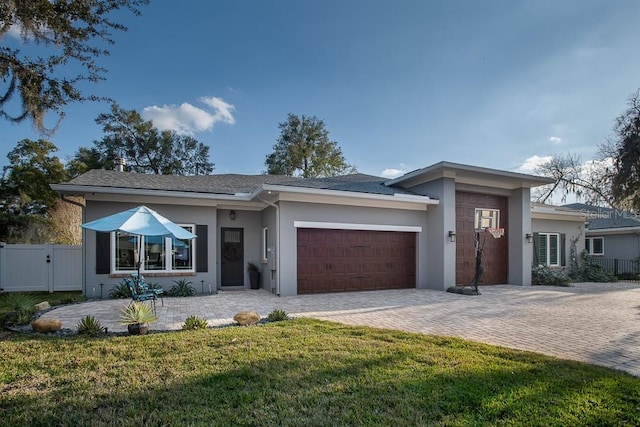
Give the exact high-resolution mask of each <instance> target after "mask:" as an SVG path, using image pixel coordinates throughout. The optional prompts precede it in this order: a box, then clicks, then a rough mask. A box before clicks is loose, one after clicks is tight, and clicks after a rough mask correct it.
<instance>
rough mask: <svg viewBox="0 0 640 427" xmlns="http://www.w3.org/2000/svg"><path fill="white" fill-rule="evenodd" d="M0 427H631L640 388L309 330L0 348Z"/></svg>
mask: <svg viewBox="0 0 640 427" xmlns="http://www.w3.org/2000/svg"><path fill="white" fill-rule="evenodd" d="M0 360H2V362H3V363H0V425H11V426H16V425H29V426H38V425H42V426H45V425H47V426H48V425H90V424H91V425H103V424H109V425H132V426H133V425H216V426H227V425H228V426H237V425H261V426H325V425H326V426H336V425H345V426H347V425H349V426H358V425H392V426H401V425H443V426H444V425H447V426H474V425H477V426H483V425H498V426H510V425H523V426H565V425H571V426H600V425H602V426H605V425H612V426H613V425H615V426H618V425H639V424H640V378H636V377H633V376H630V375H627V374H624V373H622V372H618V371H613V370H609V369H606V368H601V367H596V366H591V365H585V364H581V363H576V362H569V361H564V360H559V359H554V358H551V357H546V356H541V355H537V354H533V353H526V352H520V351H515V350H509V349H505V348H499V347H493V346H489V345H483V344H476V343H471V342H468V341H464V340H461V339H455V338H443V337H432V336H423V335H417V334H410V333H404V332H398V331H388V330H378V329H372V328H363V327H349V326H343V325H338V324H334V323H328V322H321V321H316V320H309V319H297V320H293V321H286V322H277V323H270V324H266V325H264V326H254V327H242V328H241V327H232V328H224V329H208V330H204V331H188V332H184V331H180V332H169V333H158V334H151V335H147V336H136V337H133V336H126V337H125V336H118V337H115V336H110V337H101V338H86V337H82V336H77V337H73V338H66V339H60V338H52V337H46V336H35V335H17V334H16V335H12V336H10V337H9V338H8V339H7V340H5V341H0Z"/></svg>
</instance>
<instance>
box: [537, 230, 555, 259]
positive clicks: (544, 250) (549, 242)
mask: <svg viewBox="0 0 640 427" xmlns="http://www.w3.org/2000/svg"><path fill="white" fill-rule="evenodd" d="M538 263H539V264H544V265H548V266H550V267H559V266H560V235H559V234H558V233H540V234H539V235H538Z"/></svg>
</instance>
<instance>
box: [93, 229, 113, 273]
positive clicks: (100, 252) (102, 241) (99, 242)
mask: <svg viewBox="0 0 640 427" xmlns="http://www.w3.org/2000/svg"><path fill="white" fill-rule="evenodd" d="M110 261H111V233H96V274H109V273H111V262H110Z"/></svg>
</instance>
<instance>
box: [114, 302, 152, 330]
mask: <svg viewBox="0 0 640 427" xmlns="http://www.w3.org/2000/svg"><path fill="white" fill-rule="evenodd" d="M156 320H158V316H156V315H155V313H154V312H153V310H152V309H151V307H149V306H148V305H147V304H145V303H143V302H139V301H134V302H132V303H131V304H129V305H128V306H126V307H125V308H124V309H122V312H121V316H120V323H121V324H122V325H124V326H126V327H127V329H128V330H129V333H130V334H132V335H144V334H146V333H147V332H148V331H149V323H153V322H155V321H156Z"/></svg>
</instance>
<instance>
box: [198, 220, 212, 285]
mask: <svg viewBox="0 0 640 427" xmlns="http://www.w3.org/2000/svg"><path fill="white" fill-rule="evenodd" d="M207 227H208V226H207V225H196V236H198V237H196V271H197V272H198V273H206V272H207V271H209V263H208V260H209V254H208V246H207V233H208V230H207Z"/></svg>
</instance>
